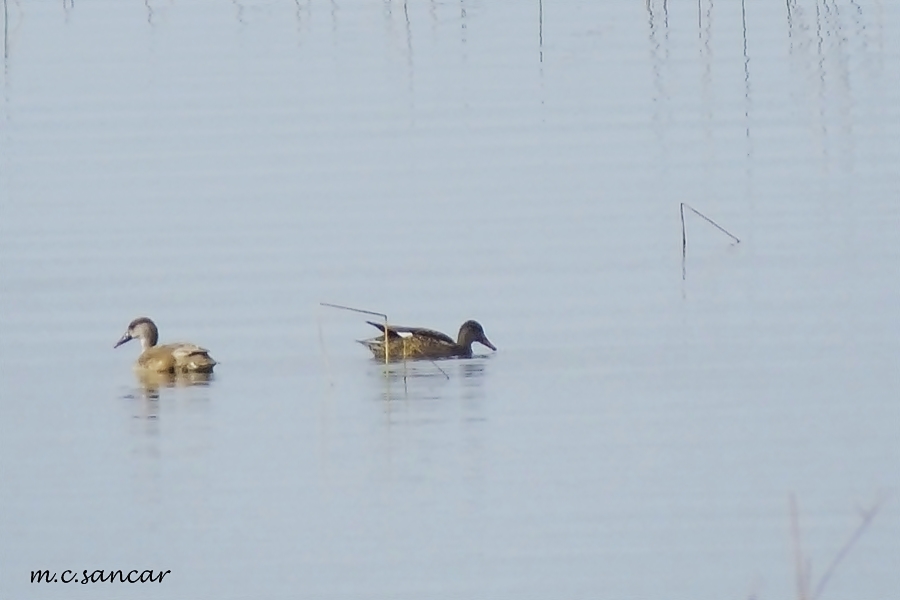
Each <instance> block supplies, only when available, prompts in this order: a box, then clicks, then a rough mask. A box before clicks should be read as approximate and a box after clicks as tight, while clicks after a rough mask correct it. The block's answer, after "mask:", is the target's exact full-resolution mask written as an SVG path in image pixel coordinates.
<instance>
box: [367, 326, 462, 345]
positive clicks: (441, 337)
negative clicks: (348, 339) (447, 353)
mask: <svg viewBox="0 0 900 600" xmlns="http://www.w3.org/2000/svg"><path fill="white" fill-rule="evenodd" d="M366 323H368V324H369V325H371V326H372V327H375V328H377V329H378V330H379V331H381V332H382V333H386V334H387V336H388V338H400V337H403V335H402V334H404V333H408V334H411V335H416V336H420V337H426V338H429V339H432V340H437V341H439V342H444V343H446V344H456V340H454V339H453V338H451V337H450V336H449V335H447V334H446V333H441V332H440V331H435V330H434V329H426V328H425V327H403V326H402V325H388V327H387V331H385V327H384V324H383V323H376V322H374V321H366Z"/></svg>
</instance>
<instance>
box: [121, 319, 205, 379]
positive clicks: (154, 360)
mask: <svg viewBox="0 0 900 600" xmlns="http://www.w3.org/2000/svg"><path fill="white" fill-rule="evenodd" d="M133 339H139V340H141V348H142V352H141V355H140V356H138V359H137V362H135V364H134V368H135V369H136V370H139V371H149V372H153V373H212V370H213V367H215V366H216V361H215V360H213V357H211V356H210V355H209V350H207V349H206V348H201V347H200V346H197V345H195V344H188V343H185V342H177V343H174V344H163V345H162V346H157V345H156V342H157V341H159V329H157V327H156V323H154V322H153V321H152V320H151V319H149V318H148V317H138V318H137V319H135V320H133V321H132V322H131V323H129V324H128V329H126V330H125V334H124V335H122V337H121V338H120V339H119V341H118V342H116V344H115V346H113V348H118V347H119V346H121V345H122V344H124V343H126V342H128V341H131V340H133Z"/></svg>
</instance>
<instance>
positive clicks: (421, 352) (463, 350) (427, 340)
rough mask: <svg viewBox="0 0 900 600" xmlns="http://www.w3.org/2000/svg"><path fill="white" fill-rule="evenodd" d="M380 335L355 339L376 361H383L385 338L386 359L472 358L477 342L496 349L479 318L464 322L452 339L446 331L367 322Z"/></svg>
mask: <svg viewBox="0 0 900 600" xmlns="http://www.w3.org/2000/svg"><path fill="white" fill-rule="evenodd" d="M366 323H368V324H369V325H371V326H373V327H375V328H377V329H378V330H379V331H381V332H382V334H383V335H380V336H378V337H374V338H371V339H368V340H358V341H359V343H360V344H362V345H364V346H366V347H367V348H368V349H369V350H371V351H372V354H373V356H374V357H375V358H376V359H378V360H382V361H383V360H385V355H384V352H385V341H384V340H385V337H387V353H388V356H387V358H388V359H389V360H392V361H393V360H420V359H427V360H436V359H441V358H471V356H472V344H473V343H474V342H478V343H480V344H483V345H485V346H487V347H488V348H490V349H491V350H494V351H496V350H497V347H496V346H494V344H492V343H491V341H490V340H489V339H488V338H487V336H486V335H485V334H484V327H482V326H481V323H479V322H478V321H472V320H469V321H466V322H465V323H463V324H462V325H461V326H460V328H459V335H458V336H457V338H456V340H455V341H454V340H453V338H451V337H450V336H449V335H447V334H446V333H441V332H440V331H435V330H434V329H426V328H424V327H401V326H398V325H387V326H386V325H384V324H383V323H375V322H374V321H366Z"/></svg>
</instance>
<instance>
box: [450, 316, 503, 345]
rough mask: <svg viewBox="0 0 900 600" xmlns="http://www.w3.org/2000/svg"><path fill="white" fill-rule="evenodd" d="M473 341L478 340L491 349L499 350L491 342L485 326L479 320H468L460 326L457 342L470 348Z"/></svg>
mask: <svg viewBox="0 0 900 600" xmlns="http://www.w3.org/2000/svg"><path fill="white" fill-rule="evenodd" d="M472 342H478V343H479V344H484V345H485V346H487V347H488V348H490V349H491V350H497V347H496V346H494V345H493V344H492V343H491V340H489V339H487V336H486V335H485V334H484V327H482V326H481V323H479V322H478V321H466V322H465V323H463V324H462V326H461V327H460V328H459V337H458V338H457V344H459V345H460V346H465V347H467V348H470V347H471V346H472Z"/></svg>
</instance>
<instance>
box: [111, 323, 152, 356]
mask: <svg viewBox="0 0 900 600" xmlns="http://www.w3.org/2000/svg"><path fill="white" fill-rule="evenodd" d="M135 338H137V339H139V340H141V347H142V348H143V349H144V350H146V349H147V348H151V347H153V346H155V345H156V342H157V341H158V340H159V330H158V329H157V328H156V324H155V323H154V322H153V321H151V320H150V319H148V318H147V317H138V318H137V319H135V320H134V321H132V322H131V323H129V324H128V329H126V330H125V333H124V334H123V335H122V337H121V338H119V341H118V342H116V345H115V346H113V348H118V347H119V346H121V345H122V344H124V343H125V342H127V341H130V340H133V339H135Z"/></svg>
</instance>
